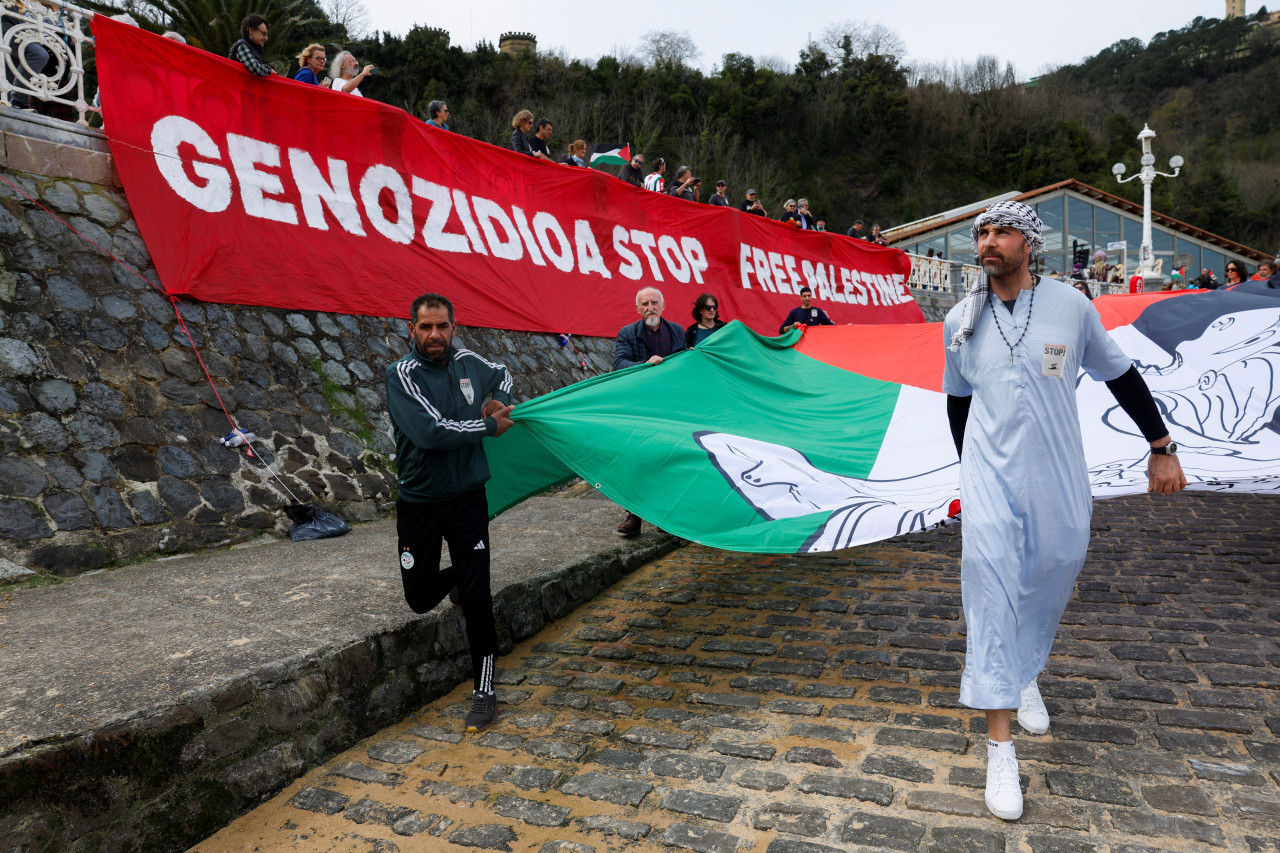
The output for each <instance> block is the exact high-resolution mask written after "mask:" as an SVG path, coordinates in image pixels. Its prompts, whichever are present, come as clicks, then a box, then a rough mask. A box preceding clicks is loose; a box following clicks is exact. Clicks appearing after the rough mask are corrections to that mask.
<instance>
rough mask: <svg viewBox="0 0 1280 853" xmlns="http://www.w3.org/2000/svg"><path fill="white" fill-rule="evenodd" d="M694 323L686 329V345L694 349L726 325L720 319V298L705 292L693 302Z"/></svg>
mask: <svg viewBox="0 0 1280 853" xmlns="http://www.w3.org/2000/svg"><path fill="white" fill-rule="evenodd" d="M693 319H694V323H693V325H691V326H689V328H687V329H685V330H684V345H685V346H686V347H688V348H689V349H693V348H694V347H695V346H697V345H698V344H700V343H702V342H703V341H705V340H706V339H707V338H709V337H711V335H712V333H713V332H715V330H716V329H719V328H720V327H721V326H724V325H726V323H725V321H724V320H721V319H720V300H719V299H716V298H715V297H714V296H712V295H711V294H710V293H704V294H702V295H701V296H699V297H698V300H697V301H696V302H694V303H693Z"/></svg>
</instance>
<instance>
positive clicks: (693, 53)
mask: <svg viewBox="0 0 1280 853" xmlns="http://www.w3.org/2000/svg"><path fill="white" fill-rule="evenodd" d="M638 52H639V54H640V55H641V56H642V57H644V59H645V60H646V61H647V62H648V63H649V65H650V66H652V67H654V68H683V67H685V66H687V65H689V64H690V63H692V62H695V61H697V59H698V57H700V56H702V51H700V50H698V46H697V45H696V44H694V43H693V36H691V35H689V33H687V32H676V31H675V30H650V31H649V32H647V33H645V34H644V35H642V36H641V37H640V48H639V51H638Z"/></svg>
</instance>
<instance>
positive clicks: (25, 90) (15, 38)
mask: <svg viewBox="0 0 1280 853" xmlns="http://www.w3.org/2000/svg"><path fill="white" fill-rule="evenodd" d="M93 14H94V13H93V12H90V11H89V10H88V9H81V8H79V7H77V6H73V5H71V4H70V3H61V2H58V0H47V2H39V0H3V16H2V17H0V65H2V66H3V70H4V73H3V74H0V104H3V105H4V106H7V107H12V106H19V107H23V106H27V105H30V104H31V103H32V99H34V100H36V101H44V102H46V103H55V104H65V105H66V106H69V107H72V108H74V109H75V111H76V115H77V116H78V117H79V118H78V119H77V121H78V122H79V123H80V124H84V125H87V124H88V123H89V121H88V114H89V113H91V112H96V110H95V109H94V108H93V106H92V105H91V104H90V103H89V100H87V99H86V98H85V93H84V53H83V51H84V46H85V45H90V46H92V45H93V36H92V35H91V33H90V32H89V19H90V18H92V17H93Z"/></svg>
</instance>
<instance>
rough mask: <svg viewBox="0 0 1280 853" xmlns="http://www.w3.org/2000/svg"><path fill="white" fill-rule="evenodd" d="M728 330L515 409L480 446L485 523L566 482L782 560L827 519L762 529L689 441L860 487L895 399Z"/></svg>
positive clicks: (664, 524)
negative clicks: (727, 444) (796, 454)
mask: <svg viewBox="0 0 1280 853" xmlns="http://www.w3.org/2000/svg"><path fill="white" fill-rule="evenodd" d="M799 339H800V332H799V331H798V330H793V331H791V332H788V333H787V334H786V335H783V336H781V337H777V338H766V337H763V336H761V335H758V334H756V333H755V332H753V331H751V330H750V329H749V328H748V327H746V326H745V325H743V324H742V323H738V322H734V323H731V324H730V325H728V326H726V327H725V328H723V329H721V330H720V331H719V332H717V333H716V334H715V335H713V336H712V337H710V338H709V339H707V340H706V341H705V342H703V343H702V344H701V345H699V346H698V347H697V348H696V349H695V350H692V351H686V352H681V353H677V354H676V355H674V356H671V357H670V358H668V359H667V360H666V361H664V362H663V363H662V364H661V365H657V366H652V365H642V366H638V367H633V368H630V369H628V370H624V371H619V372H616V373H610V374H606V375H604V376H598V377H594V378H591V379H587V380H584V381H582V382H578V383H576V384H574V385H570V386H568V387H566V388H562V389H560V390H559V391H556V392H553V393H551V394H547V395H546V396H543V397H539V398H537V399H534V400H530V401H528V402H526V403H521V404H520V405H519V406H518V407H517V408H516V410H515V415H516V423H515V425H514V426H513V427H512V428H511V429H510V430H509V431H508V432H507V433H506V434H505V435H503V436H501V437H499V438H496V439H495V438H488V439H485V452H486V454H487V456H488V459H489V467H490V469H491V471H492V474H493V479H492V480H491V481H490V483H489V485H488V495H489V508H490V512H491V514H492V515H497V514H499V513H501V512H503V511H504V510H506V509H508V508H510V507H512V506H514V505H515V504H517V503H519V502H520V501H522V500H525V499H526V498H529V497H532V496H533V495H535V494H538V493H540V492H544V491H546V490H548V489H550V488H554V487H555V486H557V485H559V484H561V483H564V482H566V481H567V480H569V479H571V478H572V477H573V476H574V475H575V474H576V475H578V476H580V477H582V478H583V479H584V480H586V481H587V483H589V484H591V485H592V486H594V487H595V488H597V489H598V490H599V491H600V492H602V493H603V494H605V495H606V496H608V497H609V498H610V499H612V500H614V501H615V502H617V503H618V504H620V505H621V506H623V507H625V508H626V509H628V510H630V511H632V512H634V513H636V514H637V515H639V516H640V517H641V518H643V519H645V520H646V521H648V522H650V523H651V524H654V525H657V526H658V527H661V528H662V529H663V530H666V531H668V532H670V533H674V534H676V535H677V536H681V537H683V538H685V539H690V540H693V541H696V542H701V543H703V544H706V545H711V546H713V547H717V548H724V549H728V550H735V551H754V552H767V553H794V552H795V551H796V550H797V549H798V548H799V547H800V546H801V544H803V542H804V541H805V539H806V538H807V537H808V536H809V535H810V534H811V533H813V531H814V530H815V529H816V528H817V527H818V526H820V525H821V524H822V522H823V521H825V519H826V516H827V515H829V512H827V511H825V510H824V511H821V512H815V513H811V514H808V515H801V516H798V517H794V518H785V519H778V520H769V519H767V518H765V517H763V516H762V515H761V513H759V512H757V510H756V509H755V507H754V506H753V505H752V504H750V503H748V502H747V501H746V500H744V499H743V497H742V496H740V495H739V494H738V492H736V491H735V490H734V489H733V488H732V487H731V486H730V484H729V482H728V481H727V479H726V477H727V476H728V475H726V474H722V473H721V471H720V470H719V469H718V468H717V467H716V466H715V465H713V464H712V462H711V460H710V457H709V455H708V452H707V451H706V450H704V449H703V448H702V447H701V446H700V445H699V444H698V441H697V439H696V438H695V435H696V434H699V433H702V432H712V433H727V434H729V435H731V436H742V437H746V438H750V439H756V440H759V441H765V442H769V443H771V444H778V445H783V446H786V447H791V448H794V449H795V450H797V451H800V452H801V453H803V454H804V456H805V457H806V458H807V459H808V461H809V463H811V464H812V465H813V466H814V467H816V468H818V469H821V470H823V471H830V472H833V473H836V474H839V475H841V476H844V477H853V478H865V477H867V476H869V474H870V472H871V470H872V467H873V466H874V465H875V461H876V456H877V453H878V452H879V449H880V446H881V443H882V441H883V438H884V434H885V431H886V430H887V429H888V426H889V421H890V419H891V418H892V416H893V410H894V406H895V405H896V404H897V399H898V392H899V388H900V386H899V385H897V384H896V383H891V382H883V381H880V380H877V379H870V378H868V377H865V376H861V375H859V374H856V373H851V372H849V371H847V370H843V369H841V368H838V367H834V366H832V365H829V364H827V363H825V362H822V361H818V360H817V359H814V358H811V357H810V356H807V355H803V354H801V353H799V352H796V351H795V350H794V349H793V348H792V345H793V344H794V343H795V342H796V341H798V340H799Z"/></svg>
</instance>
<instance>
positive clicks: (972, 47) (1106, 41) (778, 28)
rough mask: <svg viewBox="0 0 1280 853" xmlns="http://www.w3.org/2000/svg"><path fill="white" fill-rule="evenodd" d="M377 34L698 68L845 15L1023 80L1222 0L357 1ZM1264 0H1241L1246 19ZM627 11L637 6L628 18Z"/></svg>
mask: <svg viewBox="0 0 1280 853" xmlns="http://www.w3.org/2000/svg"><path fill="white" fill-rule="evenodd" d="M365 3H366V5H367V6H368V7H369V12H370V18H371V25H372V27H373V28H374V29H377V30H383V31H388V32H392V33H396V34H404V33H405V32H407V31H408V30H409V29H410V28H411V27H412V26H413V25H414V24H422V25H425V26H434V27H442V28H444V29H446V30H448V31H449V33H450V36H451V38H452V44H454V45H457V46H459V47H463V48H470V47H472V46H473V45H474V44H475V43H476V42H478V41H480V40H481V39H487V40H488V41H490V42H492V43H493V44H495V45H496V44H497V42H498V36H499V35H501V34H502V33H504V32H508V31H520V32H531V33H533V34H534V35H535V36H537V38H538V46H539V48H552V49H554V48H560V47H563V48H564V49H565V50H566V51H567V52H568V54H569V56H570V57H573V58H577V59H590V60H594V59H596V58H598V57H599V56H601V55H604V54H609V53H613V52H614V48H615V47H620V48H623V49H630V50H634V49H635V48H636V46H637V45H638V44H639V37H640V36H641V35H642V34H643V33H645V32H648V31H649V30H677V31H680V30H684V31H688V33H689V34H690V35H691V36H692V37H693V39H694V41H695V42H696V43H697V46H698V49H699V50H700V51H701V52H702V56H701V59H700V61H699V65H700V66H701V67H702V68H703V69H704V70H710V69H711V68H712V66H714V65H717V64H719V62H720V58H721V56H723V55H724V54H726V53H730V52H736V53H745V54H750V55H752V56H755V57H765V56H775V57H780V58H781V59H783V60H785V61H786V63H787V64H788V66H792V65H794V63H795V61H796V59H797V57H798V56H799V53H800V50H801V48H803V47H804V45H805V44H806V43H807V42H808V40H809V38H810V36H812V37H814V38H816V37H817V36H818V34H819V33H821V31H822V30H823V28H824V27H826V26H827V25H828V24H832V23H839V22H842V21H845V20H850V19H853V20H861V21H866V22H869V23H880V24H884V25H885V26H887V27H889V28H890V29H892V30H894V31H896V32H897V33H898V34H899V35H900V36H901V37H902V38H903V40H904V41H905V42H906V45H907V53H908V55H909V56H910V57H911V58H912V59H914V60H922V61H926V62H937V61H941V60H947V59H964V60H973V59H974V58H975V57H977V56H979V55H980V54H993V55H995V56H996V57H998V58H999V59H1000V60H1001V61H1002V62H1005V61H1009V62H1012V63H1013V64H1014V67H1015V68H1016V69H1017V72H1018V76H1019V78H1020V79H1025V78H1027V77H1031V76H1034V75H1036V74H1039V73H1041V72H1042V71H1043V70H1045V68H1046V67H1047V66H1057V65H1065V64H1069V63H1072V62H1077V61H1079V60H1080V59H1083V58H1084V57H1087V56H1091V55H1093V54H1095V53H1097V52H1098V51H1099V50H1101V49H1102V48H1104V47H1106V46H1107V45H1110V44H1112V43H1113V42H1115V41H1118V40H1119V39H1124V38H1139V39H1142V40H1143V41H1144V42H1145V41H1148V40H1150V38H1151V36H1153V35H1155V34H1156V33H1158V32H1163V31H1165V30H1171V29H1177V28H1179V27H1182V26H1185V25H1186V24H1188V23H1190V22H1191V21H1192V20H1193V19H1194V18H1196V17H1197V16H1203V17H1206V18H1210V17H1213V18H1220V17H1222V16H1223V14H1224V12H1225V8H1226V3H1225V0H1198V2H1195V0H1162V2H1160V3H1139V2H1134V0H1070V2H1062V0H1055V1H1054V2H1045V0H1024V2H1020V3H1003V4H993V3H962V2H954V0H945V1H944V0H878V2H874V3H872V2H864V0H844V2H836V0H808V2H804V0H802V2H799V3H786V2H778V0H737V2H714V3H713V2H706V0H642V2H633V3H627V2H623V3H620V4H617V5H614V4H595V3H585V2H583V3H563V2H547V0H544V2H536V3H534V2H526V0H474V2H471V3H465V2H464V3H422V2H421V0H365ZM1262 5H1263V2H1262V0H1246V2H1245V10H1246V12H1247V13H1248V14H1253V13H1254V12H1256V11H1257V10H1258V8H1259V7H1260V6H1262ZM625 10H634V11H625Z"/></svg>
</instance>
